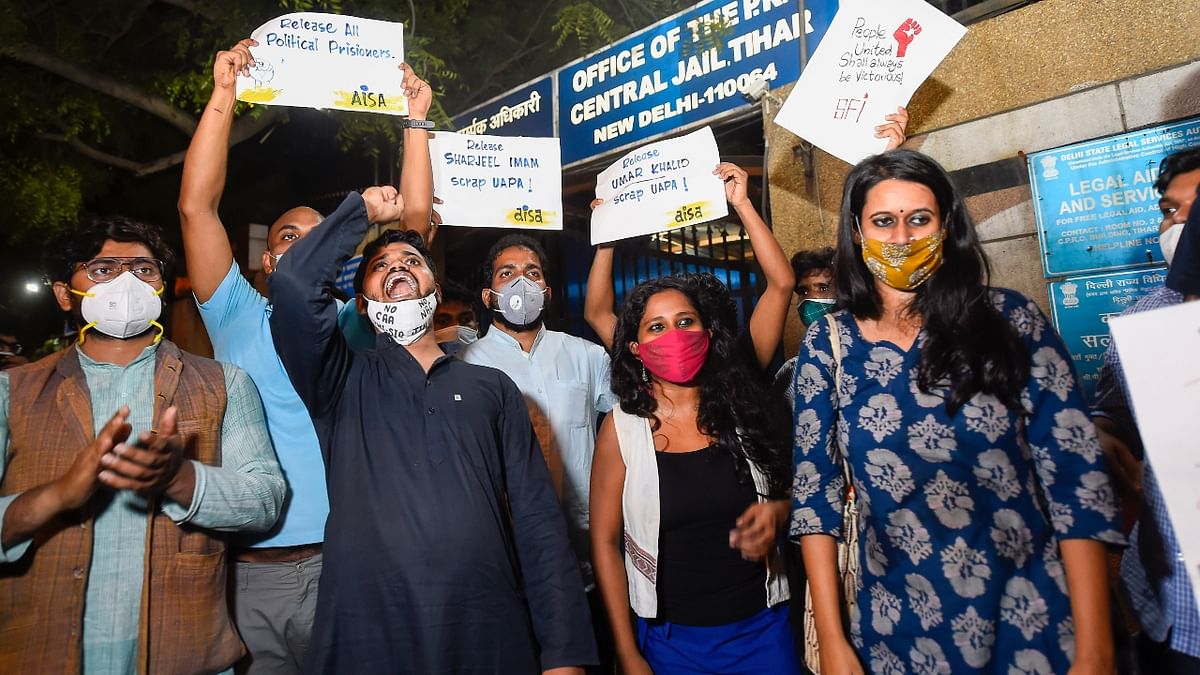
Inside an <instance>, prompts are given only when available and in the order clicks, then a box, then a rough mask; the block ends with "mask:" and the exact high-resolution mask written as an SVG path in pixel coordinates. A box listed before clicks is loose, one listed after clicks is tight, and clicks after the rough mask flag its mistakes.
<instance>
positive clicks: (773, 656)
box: [637, 603, 804, 675]
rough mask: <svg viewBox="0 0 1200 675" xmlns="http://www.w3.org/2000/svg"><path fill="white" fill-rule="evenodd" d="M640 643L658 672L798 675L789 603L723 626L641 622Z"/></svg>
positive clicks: (664, 674) (658, 674)
mask: <svg viewBox="0 0 1200 675" xmlns="http://www.w3.org/2000/svg"><path fill="white" fill-rule="evenodd" d="M637 638H638V647H639V648H640V649H641V651H642V656H643V657H645V659H646V662H647V663H649V664H650V668H651V669H652V670H654V672H655V675H717V674H720V675H735V674H740V673H745V674H746V675H764V674H768V673H769V674H774V673H780V674H781V675H798V674H799V673H802V672H804V671H803V670H802V669H801V667H800V661H799V659H798V658H797V655H796V645H795V642H794V641H793V640H792V629H791V626H790V625H789V624H788V608H787V603H783V604H780V605H778V606H776V607H768V608H766V609H764V610H762V611H761V612H759V613H757V614H755V615H754V616H751V617H749V618H746V619H742V620H741V621H735V622H734V623H727V624H725V625H723V626H683V625H680V624H677V623H670V622H668V621H663V622H653V623H652V622H650V621H647V620H645V619H643V618H641V617H638V620H637Z"/></svg>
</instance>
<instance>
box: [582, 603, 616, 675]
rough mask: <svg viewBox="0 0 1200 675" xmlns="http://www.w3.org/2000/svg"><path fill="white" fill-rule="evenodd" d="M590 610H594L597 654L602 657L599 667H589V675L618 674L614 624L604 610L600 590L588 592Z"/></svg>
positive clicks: (593, 630) (593, 626)
mask: <svg viewBox="0 0 1200 675" xmlns="http://www.w3.org/2000/svg"><path fill="white" fill-rule="evenodd" d="M587 599H588V608H589V609H591V610H592V632H593V633H595V635H596V652H597V653H598V654H599V655H600V665H599V666H588V668H587V672H588V673H589V675H613V673H615V672H616V647H615V646H614V645H613V634H612V624H611V623H609V622H608V612H607V611H605V609H604V598H603V597H601V596H600V589H599V588H593V589H592V590H590V591H588V594H587Z"/></svg>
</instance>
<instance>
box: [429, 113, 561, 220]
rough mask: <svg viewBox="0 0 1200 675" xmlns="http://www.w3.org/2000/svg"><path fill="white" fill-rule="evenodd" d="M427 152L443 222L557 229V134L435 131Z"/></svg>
mask: <svg viewBox="0 0 1200 675" xmlns="http://www.w3.org/2000/svg"><path fill="white" fill-rule="evenodd" d="M429 152H430V155H431V157H432V160H433V193H434V194H435V195H437V196H438V198H439V199H441V200H442V204H440V205H438V206H437V211H438V213H439V214H441V216H442V224H443V225H460V226H463V227H509V228H521V229H531V230H561V229H562V226H563V221H562V212H563V207H562V154H561V153H560V151H559V147H558V139H557V138H528V137H524V136H472V135H468V134H455V133H450V132H439V133H436V134H434V135H433V139H432V140H431V141H430V142H429Z"/></svg>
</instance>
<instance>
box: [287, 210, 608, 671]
mask: <svg viewBox="0 0 1200 675" xmlns="http://www.w3.org/2000/svg"><path fill="white" fill-rule="evenodd" d="M366 228H367V218H366V210H365V208H364V206H363V202H362V198H361V197H360V196H359V195H357V194H351V195H350V196H349V197H347V198H346V201H345V202H343V203H342V205H341V206H340V207H339V208H338V210H337V211H336V212H334V213H333V214H332V215H330V216H329V217H328V218H326V219H325V221H324V222H323V223H322V224H321V225H320V226H319V227H317V228H316V229H314V230H313V231H312V233H310V234H309V235H308V236H307V237H305V238H304V239H303V240H301V241H299V242H297V243H296V244H295V245H294V246H292V248H291V249H289V250H288V252H287V255H286V256H284V257H283V259H282V263H281V265H280V266H279V268H278V270H277V271H276V272H275V273H274V274H273V275H271V278H270V283H271V290H272V295H273V299H274V302H275V305H274V313H273V315H272V317H271V327H272V334H273V335H274V339H275V345H276V348H277V349H278V351H279V356H280V358H281V359H282V360H283V363H284V366H285V367H286V368H287V370H288V374H289V376H290V377H291V380H292V382H293V384H294V385H295V387H296V391H297V392H298V393H299V394H300V398H301V399H302V400H303V401H304V403H305V405H306V406H307V407H308V410H309V412H310V413H311V414H312V417H313V423H314V426H315V427H316V430H317V436H318V438H319V439H320V442H321V450H322V452H323V453H324V456H325V463H326V470H327V482H328V486H329V503H330V513H329V521H328V523H327V525H326V530H325V561H324V572H323V574H322V576H321V586H320V594H319V596H318V601H317V615H316V624H315V626H314V629H313V636H312V645H311V647H310V650H309V659H308V669H309V670H310V671H312V672H322V673H346V672H355V673H380V672H387V673H402V672H405V673H442V672H456V673H462V672H471V673H506V674H507V673H536V672H539V671H541V670H542V669H546V668H553V667H558V666H571V665H582V664H591V663H596V651H595V645H594V642H593V638H592V630H591V624H590V620H589V615H588V607H587V600H586V597H585V595H584V591H583V584H582V579H581V577H580V574H579V568H578V565H577V564H576V561H575V557H574V555H573V554H572V553H571V550H570V548H569V546H568V541H567V530H566V524H565V521H564V520H563V516H562V511H561V509H560V508H559V506H558V502H557V500H556V498H555V495H554V487H553V484H552V483H551V480H550V474H549V472H548V471H547V469H546V466H545V464H544V462H543V461H542V453H541V450H540V449H539V447H538V444H537V440H536V438H535V437H534V435H533V429H532V427H531V425H530V422H529V416H528V413H527V412H526V409H525V402H524V399H523V398H522V397H521V393H520V392H519V391H518V390H517V387H516V385H514V384H513V383H512V381H511V380H510V379H509V378H508V377H507V376H506V375H504V374H503V373H502V372H500V371H498V370H494V369H492V368H486V367H482V366H475V365H470V364H467V363H463V362H462V361H458V360H456V359H454V358H451V357H449V356H446V357H443V358H441V359H439V360H438V361H437V362H436V363H435V364H434V365H433V367H432V368H431V369H430V372H429V373H428V374H426V373H425V372H424V371H423V369H422V368H421V366H420V364H418V363H417V361H416V360H415V359H414V358H413V357H412V356H411V355H410V354H409V353H408V350H407V349H405V348H404V347H402V346H400V345H398V344H396V343H395V342H393V341H391V340H390V339H389V338H386V337H382V336H381V337H380V339H379V341H378V343H377V348H376V350H373V351H366V352H353V351H351V350H350V349H349V348H347V346H346V344H345V341H344V339H343V338H342V335H341V333H340V331H339V330H338V327H337V311H336V307H335V305H334V299H333V295H332V293H331V289H332V288H333V282H334V279H335V277H336V275H337V273H338V271H339V270H340V269H341V266H342V264H343V263H344V262H345V261H346V259H347V258H349V257H350V255H352V254H353V252H354V249H355V246H356V245H357V244H358V242H360V241H361V240H362V238H363V235H364V233H365V232H366Z"/></svg>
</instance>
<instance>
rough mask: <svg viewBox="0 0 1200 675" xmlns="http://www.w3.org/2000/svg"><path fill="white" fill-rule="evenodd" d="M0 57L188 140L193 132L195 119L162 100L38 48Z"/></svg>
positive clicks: (28, 47)
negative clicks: (149, 118)
mask: <svg viewBox="0 0 1200 675" xmlns="http://www.w3.org/2000/svg"><path fill="white" fill-rule="evenodd" d="M3 54H4V55H5V56H8V57H9V58H12V59H14V60H16V61H20V62H21V63H26V64H29V65H31V66H35V67H37V68H41V69H42V70H45V71H48V72H51V73H54V74H55V75H58V76H59V77H62V78H64V79H66V80H70V81H71V82H74V83H76V84H78V85H81V86H84V87H87V88H89V89H92V90H93V91H97V92H100V93H101V94H104V95H106V96H111V97H112V98H115V99H117V100H118V101H122V102H124V103H128V104H129V105H131V106H133V107H135V108H140V109H141V110H145V111H146V112H148V113H150V114H151V115H154V116H155V117H158V118H160V119H162V120H165V121H166V122H167V123H168V124H170V125H171V126H173V127H175V128H176V129H179V130H180V131H182V132H183V133H185V134H187V135H188V136H191V135H192V134H193V133H194V132H195V131H196V118H194V117H192V116H191V115H189V114H187V113H186V112H184V111H182V110H180V109H179V108H177V107H175V106H174V105H173V104H172V103H171V102H170V101H168V100H166V99H165V98H161V97H159V96H155V95H153V94H150V93H147V92H145V91H143V90H141V89H139V88H137V87H135V86H133V85H131V84H126V83H124V82H121V81H119V80H116V79H114V78H112V77H109V76H108V75H105V74H103V73H96V72H92V71H89V70H87V69H86V68H83V67H82V66H80V65H78V64H75V63H71V62H70V61H67V60H66V59H63V58H62V57H60V56H58V55H56V54H52V53H50V52H48V51H46V50H44V49H42V48H41V47H37V46H35V45H30V44H25V45H19V46H11V47H6V48H5V49H4V50H3Z"/></svg>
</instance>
